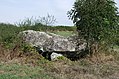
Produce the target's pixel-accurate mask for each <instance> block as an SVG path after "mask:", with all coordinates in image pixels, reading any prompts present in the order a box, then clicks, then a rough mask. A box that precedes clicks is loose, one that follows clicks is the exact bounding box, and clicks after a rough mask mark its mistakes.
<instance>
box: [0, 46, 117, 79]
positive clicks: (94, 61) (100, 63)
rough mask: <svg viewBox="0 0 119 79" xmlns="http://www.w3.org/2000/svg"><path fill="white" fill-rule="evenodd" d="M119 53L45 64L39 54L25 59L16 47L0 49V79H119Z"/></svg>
mask: <svg viewBox="0 0 119 79" xmlns="http://www.w3.org/2000/svg"><path fill="white" fill-rule="evenodd" d="M117 55H118V53H116V52H115V54H114V53H113V54H105V53H98V54H95V55H93V56H92V57H87V58H84V59H80V60H78V61H70V60H69V59H67V58H66V59H60V60H58V61H48V60H46V59H44V58H43V57H42V56H40V55H39V54H38V53H35V54H30V55H25V54H23V52H22V51H20V50H19V46H18V47H15V48H13V49H11V50H6V49H4V47H3V46H2V45H0V67H1V69H0V78H1V79H9V78H14V79H20V78H22V79H29V78H31V79H119V60H118V56H117Z"/></svg>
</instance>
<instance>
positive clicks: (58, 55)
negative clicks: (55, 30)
mask: <svg viewBox="0 0 119 79" xmlns="http://www.w3.org/2000/svg"><path fill="white" fill-rule="evenodd" d="M61 56H63V55H62V54H58V53H55V52H53V53H52V54H51V60H52V61H53V60H57V58H58V57H61Z"/></svg>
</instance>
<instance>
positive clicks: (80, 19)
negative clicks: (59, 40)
mask: <svg viewBox="0 0 119 79" xmlns="http://www.w3.org/2000/svg"><path fill="white" fill-rule="evenodd" d="M115 4H116V3H115V2H114V0H76V2H75V3H74V6H73V9H71V11H69V12H68V16H69V17H70V19H71V20H73V23H74V24H75V25H76V26H77V31H78V33H79V36H80V37H82V38H84V39H85V40H86V41H87V47H88V48H89V49H90V47H91V45H92V44H93V43H94V42H97V43H99V42H100V41H101V42H102V41H103V42H104V41H105V42H107V41H109V42H110V43H111V41H112V40H113V39H112V38H115V37H116V35H117V34H116V33H117V32H118V24H119V21H118V11H117V7H116V6H115ZM109 42H108V43H109Z"/></svg>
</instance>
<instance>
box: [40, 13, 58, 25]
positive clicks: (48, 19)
mask: <svg viewBox="0 0 119 79" xmlns="http://www.w3.org/2000/svg"><path fill="white" fill-rule="evenodd" d="M39 21H40V23H42V24H44V25H46V26H48V25H53V24H54V23H55V22H56V19H55V17H54V16H53V15H49V14H47V16H46V17H40V20H39Z"/></svg>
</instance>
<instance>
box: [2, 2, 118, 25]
mask: <svg viewBox="0 0 119 79" xmlns="http://www.w3.org/2000/svg"><path fill="white" fill-rule="evenodd" d="M74 1H75V0H0V22H6V23H15V22H19V21H20V20H23V19H25V18H30V17H32V16H34V17H38V16H41V17H42V16H46V15H47V14H48V13H49V14H51V15H54V16H55V18H56V20H57V23H56V25H73V24H72V21H70V20H69V19H68V17H67V11H69V10H70V9H71V8H72V5H73V3H74ZM115 1H116V2H117V6H118V7H119V0H115Z"/></svg>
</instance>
